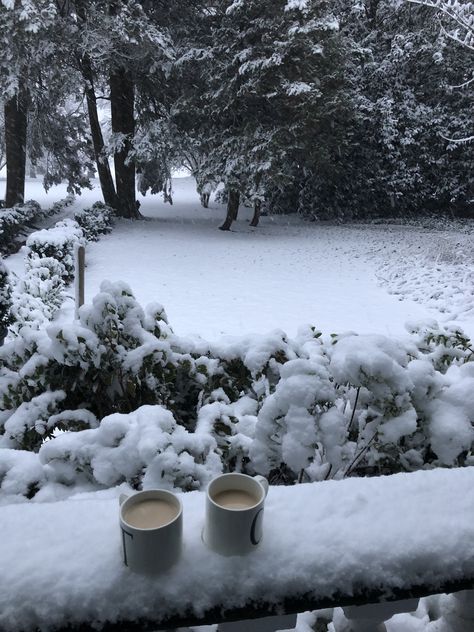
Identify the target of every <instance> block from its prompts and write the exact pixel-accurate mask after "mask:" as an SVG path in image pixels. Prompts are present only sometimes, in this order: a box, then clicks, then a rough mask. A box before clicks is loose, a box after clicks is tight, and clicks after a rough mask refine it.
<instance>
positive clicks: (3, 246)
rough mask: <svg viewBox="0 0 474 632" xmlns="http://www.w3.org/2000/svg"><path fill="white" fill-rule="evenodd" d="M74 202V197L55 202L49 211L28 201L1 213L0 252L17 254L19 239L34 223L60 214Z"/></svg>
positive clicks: (33, 201) (68, 196)
mask: <svg viewBox="0 0 474 632" xmlns="http://www.w3.org/2000/svg"><path fill="white" fill-rule="evenodd" d="M73 201H74V196H73V195H67V196H66V197H65V198H64V199H63V200H59V201H58V202H55V203H54V204H53V206H52V207H51V208H49V209H42V208H41V206H40V205H39V204H38V202H36V201H35V200H28V201H27V202H25V203H24V204H20V205H17V206H15V207H14V208H9V209H2V212H1V213H0V250H1V251H2V252H3V253H5V254H7V253H8V254H10V253H11V252H15V250H16V249H17V248H18V241H17V240H18V238H19V237H21V236H22V235H24V234H25V233H26V231H27V229H28V228H29V227H31V226H32V225H33V224H34V222H36V221H38V220H41V219H44V218H46V217H50V216H51V215H55V214H56V213H59V212H60V211H62V210H63V209H64V208H66V207H67V206H70V205H71V204H72V203H73Z"/></svg>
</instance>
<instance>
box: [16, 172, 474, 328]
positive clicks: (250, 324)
mask: <svg viewBox="0 0 474 632" xmlns="http://www.w3.org/2000/svg"><path fill="white" fill-rule="evenodd" d="M65 195H66V191H65V187H55V188H54V189H52V190H51V191H50V192H49V194H48V196H47V197H46V196H45V194H44V192H42V191H41V190H40V184H39V182H28V185H27V198H31V197H34V198H36V199H38V200H39V201H40V203H41V204H49V203H52V201H54V200H55V199H59V198H61V197H64V196H65ZM97 199H100V192H99V191H98V190H97V187H96V188H95V190H93V191H85V192H84V194H83V196H81V197H80V198H78V199H77V201H76V202H75V204H74V205H73V206H72V207H69V208H68V209H67V215H68V216H71V215H72V214H73V213H74V210H76V209H77V208H79V207H81V206H89V205H91V204H92V203H93V202H94V201H95V200H97ZM140 199H141V204H142V206H141V211H142V213H143V214H144V215H146V217H147V221H144V222H129V221H124V220H122V221H119V222H118V223H117V226H116V228H115V229H114V231H113V233H112V234H111V235H108V236H106V237H104V238H103V239H101V240H100V242H98V243H95V244H90V245H89V246H88V249H87V271H86V300H90V299H91V298H92V297H93V296H94V295H95V294H96V293H97V292H98V291H99V286H100V283H101V281H102V280H104V279H110V280H119V279H120V280H124V281H126V282H127V283H128V284H129V285H130V286H131V287H132V289H133V291H134V293H135V295H136V297H137V298H138V300H139V301H140V302H141V303H143V304H146V303H148V302H151V301H159V302H161V303H162V304H163V305H164V306H165V308H166V310H167V313H168V316H169V319H170V322H171V324H172V326H173V328H174V329H175V331H176V332H177V333H178V334H182V335H186V334H190V333H198V334H200V335H201V336H203V337H204V338H208V339H215V338H217V337H219V336H220V335H222V334H232V335H240V334H242V333H245V334H247V333H265V332H268V331H270V330H272V329H275V328H279V329H283V330H285V331H286V332H287V333H288V334H289V335H294V334H295V332H296V330H297V329H298V327H299V326H300V325H301V324H304V323H311V324H314V325H316V327H318V328H319V329H321V330H322V331H323V332H324V333H326V334H329V333H332V332H343V331H347V330H353V331H356V332H359V333H373V332H376V333H382V334H386V335H395V336H399V335H403V333H404V324H405V323H406V322H407V321H414V320H415V321H419V320H426V319H429V318H431V319H432V318H435V319H438V320H439V321H440V322H446V321H453V320H454V321H455V322H457V323H458V324H459V325H460V326H462V327H463V328H464V329H465V331H466V332H467V333H468V334H470V335H471V336H473V335H474V273H473V270H474V267H473V256H474V255H473V252H474V250H473V243H474V239H473V234H474V233H473V232H472V231H474V226H472V228H470V227H469V226H465V227H464V228H463V229H462V230H457V229H455V228H453V227H449V226H448V227H444V229H443V230H435V229H433V228H423V227H414V226H400V225H386V224H378V225H376V224H349V225H341V226H338V225H332V224H315V223H308V222H304V221H302V220H301V219H300V218H298V217H294V216H291V215H288V216H279V217H275V216H274V217H263V218H262V220H261V225H260V226H259V227H258V228H251V227H249V225H248V219H249V217H250V215H251V212H250V210H249V209H241V211H240V218H239V220H238V221H237V222H236V223H235V224H234V226H233V230H232V231H230V232H222V231H219V230H217V227H218V226H219V224H220V223H221V222H222V220H223V217H224V208H223V207H222V206H220V205H218V204H216V203H215V202H212V203H211V208H210V209H208V210H206V209H203V208H202V207H201V206H200V204H199V200H198V197H197V195H196V192H195V186H194V182H193V180H192V179H191V178H177V179H175V181H174V204H173V206H170V205H169V204H164V203H163V201H162V199H161V196H147V197H145V198H140ZM8 265H9V266H10V268H11V269H12V270H13V271H14V272H16V273H17V274H19V275H21V274H22V266H23V262H22V255H21V254H18V255H15V256H13V257H10V258H9V260H8ZM69 316H70V317H71V318H72V308H71V307H70V308H69V311H68V312H67V313H66V314H65V315H64V317H66V318H69Z"/></svg>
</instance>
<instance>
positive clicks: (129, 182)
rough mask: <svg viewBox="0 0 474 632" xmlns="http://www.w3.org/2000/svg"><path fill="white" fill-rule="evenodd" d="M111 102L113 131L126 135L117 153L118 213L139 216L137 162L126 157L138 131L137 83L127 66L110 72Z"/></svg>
mask: <svg viewBox="0 0 474 632" xmlns="http://www.w3.org/2000/svg"><path fill="white" fill-rule="evenodd" d="M110 104H111V113H112V131H113V132H114V134H120V135H122V136H123V142H122V144H121V147H120V149H118V150H116V151H115V153H114V165H115V186H116V189H117V199H118V213H119V215H121V216H122V217H128V218H136V217H140V213H139V212H138V209H137V202H136V197H135V163H134V162H133V159H132V160H127V159H128V158H129V157H130V151H131V149H132V140H133V135H134V133H135V114H134V85H133V79H132V76H131V74H130V73H129V72H127V71H126V70H125V68H118V69H114V70H113V71H112V72H111V73H110Z"/></svg>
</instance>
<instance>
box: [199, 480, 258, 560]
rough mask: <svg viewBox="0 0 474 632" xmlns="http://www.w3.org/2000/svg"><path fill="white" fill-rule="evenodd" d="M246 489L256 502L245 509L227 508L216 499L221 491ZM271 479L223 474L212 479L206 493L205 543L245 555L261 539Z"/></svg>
mask: <svg viewBox="0 0 474 632" xmlns="http://www.w3.org/2000/svg"><path fill="white" fill-rule="evenodd" d="M228 491H238V492H241V491H242V492H247V493H249V494H251V495H252V496H253V497H254V498H255V503H254V504H251V505H249V506H245V507H243V508H230V507H224V506H222V505H220V504H219V503H218V502H216V496H218V494H221V493H222V492H228ZM267 493H268V481H267V479H266V478H264V477H263V476H255V477H252V476H247V475H246V474H222V475H221V476H218V477H217V478H215V479H214V480H212V481H211V483H210V484H209V487H208V488H207V494H206V521H205V525H204V531H203V540H204V543H205V544H206V545H207V546H208V547H209V548H210V549H212V550H213V551H216V553H220V554H221V555H246V554H247V553H250V552H251V551H253V550H255V549H256V547H257V546H258V545H259V543H260V541H261V539H262V534H263V531H262V520H263V505H264V502H265V498H266V495H267Z"/></svg>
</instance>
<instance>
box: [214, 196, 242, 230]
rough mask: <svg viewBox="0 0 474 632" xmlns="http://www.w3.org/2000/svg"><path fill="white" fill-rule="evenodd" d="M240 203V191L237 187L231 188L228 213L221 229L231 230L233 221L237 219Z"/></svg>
mask: <svg viewBox="0 0 474 632" xmlns="http://www.w3.org/2000/svg"><path fill="white" fill-rule="evenodd" d="M239 204H240V193H239V192H238V191H237V190H236V189H229V198H228V200H227V215H226V218H225V221H224V223H223V224H222V226H219V229H220V230H230V227H231V226H232V222H233V221H235V220H236V219H237V214H238V212H239Z"/></svg>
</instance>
